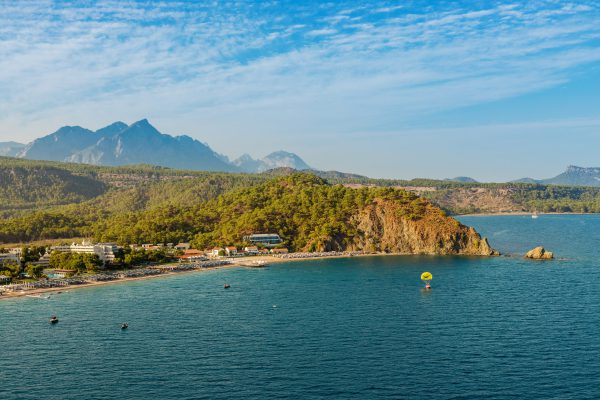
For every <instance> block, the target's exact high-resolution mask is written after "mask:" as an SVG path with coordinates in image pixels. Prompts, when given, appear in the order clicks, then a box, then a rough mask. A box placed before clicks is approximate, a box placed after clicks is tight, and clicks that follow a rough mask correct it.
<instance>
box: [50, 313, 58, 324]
mask: <svg viewBox="0 0 600 400" xmlns="http://www.w3.org/2000/svg"><path fill="white" fill-rule="evenodd" d="M50 323H51V324H53V325H54V324H58V318H57V317H56V315H53V316H52V317H50Z"/></svg>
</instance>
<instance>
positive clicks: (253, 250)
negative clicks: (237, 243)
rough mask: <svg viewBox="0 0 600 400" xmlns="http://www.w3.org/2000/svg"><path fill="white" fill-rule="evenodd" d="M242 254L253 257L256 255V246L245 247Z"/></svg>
mask: <svg viewBox="0 0 600 400" xmlns="http://www.w3.org/2000/svg"><path fill="white" fill-rule="evenodd" d="M244 253H246V254H248V255H250V256H255V255H257V254H258V247H256V246H246V247H244Z"/></svg>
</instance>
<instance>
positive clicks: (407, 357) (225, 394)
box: [0, 216, 600, 400]
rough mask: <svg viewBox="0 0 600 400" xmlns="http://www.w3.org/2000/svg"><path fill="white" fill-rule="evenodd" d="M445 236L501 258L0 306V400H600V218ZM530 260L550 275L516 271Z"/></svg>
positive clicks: (214, 275) (510, 224) (514, 224)
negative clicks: (476, 238) (470, 236)
mask: <svg viewBox="0 0 600 400" xmlns="http://www.w3.org/2000/svg"><path fill="white" fill-rule="evenodd" d="M461 220H462V221H463V222H465V223H468V224H470V225H473V226H475V227H476V228H477V229H478V230H479V231H481V232H482V233H483V234H484V235H486V236H488V237H489V238H490V242H491V243H492V245H494V246H495V247H496V248H499V249H500V250H501V251H503V252H504V253H508V254H515V256H512V257H498V258H468V257H463V258H461V257H369V258H353V259H336V260H324V261H307V262H297V263H289V264H282V265H273V266H271V267H269V268H266V269H224V270H217V271H210V272H205V273H195V274H187V275H180V276H175V277H166V278H159V279H154V280H147V281H138V282H129V283H123V284H117V285H110V286H104V287H98V288H91V289H79V290H72V291H70V292H68V293H64V294H61V295H57V296H54V297H52V298H51V299H50V300H40V299H32V298H20V299H12V300H5V301H0V399H61V400H62V399H113V398H119V399H236V398H237V399H269V398H281V399H298V398H307V399H312V398H314V399H321V398H330V399H379V398H381V399H396V398H417V399H418V398H425V397H431V398H435V399H443V398H456V399H483V398H491V399H494V398H497V399H504V398H528V399H532V398H538V399H571V398H600V313H599V312H598V308H599V307H600V261H599V260H598V256H599V250H600V247H599V244H600V243H599V241H600V217H598V216H542V217H540V218H539V219H538V220H532V219H531V218H529V217H463V218H461ZM537 244H543V245H545V246H546V247H547V248H549V249H550V250H553V251H555V252H556V253H557V256H558V257H559V259H558V260H556V261H551V262H535V261H528V260H524V259H522V258H521V257H518V256H516V254H520V253H523V252H525V251H526V250H528V249H530V248H532V247H534V246H535V245H537ZM426 270H428V271H431V272H432V273H433V276H434V278H433V281H432V286H433V289H432V290H431V291H427V292H426V291H424V290H423V289H422V286H423V285H422V283H421V282H420V280H419V276H420V274H421V272H423V271H426ZM224 282H228V283H230V284H231V286H232V287H231V289H229V290H223V287H222V286H223V283H224ZM51 314H57V315H58V316H59V317H60V323H59V324H57V325H56V326H50V325H49V324H48V322H47V319H48V317H49V316H50V315H51ZM123 321H127V322H129V326H130V327H129V329H128V330H127V331H121V330H120V323H121V322H123Z"/></svg>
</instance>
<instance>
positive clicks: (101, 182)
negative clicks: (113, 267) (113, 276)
mask: <svg viewBox="0 0 600 400" xmlns="http://www.w3.org/2000/svg"><path fill="white" fill-rule="evenodd" d="M317 175H320V176H321V177H318V176H317ZM298 176H301V177H302V179H300V178H298ZM290 177H295V178H294V179H296V180H297V179H300V181H299V182H296V183H298V184H295V185H292V184H289V185H288V191H287V192H285V193H284V192H281V190H282V189H281V185H280V184H274V183H273V182H281V181H282V180H283V181H285V179H292V178H290ZM300 183H301V184H300ZM0 184H1V185H0V217H2V218H1V219H0V243H14V242H27V241H33V240H40V239H69V238H80V237H87V238H95V239H96V240H115V241H118V242H122V243H123V242H129V243H135V242H175V241H178V240H194V241H195V242H196V243H197V244H198V245H199V246H203V245H206V244H209V243H215V244H217V243H220V242H222V243H225V242H229V243H234V242H239V240H240V237H241V236H242V235H243V234H244V233H247V232H250V231H253V230H261V231H262V230H274V231H277V232H283V233H284V234H286V235H289V237H294V238H295V239H294V242H293V243H289V244H290V246H293V247H294V248H306V247H307V246H308V247H310V246H312V244H315V246H317V247H318V246H319V245H320V244H322V243H323V240H320V239H319V237H327V235H329V236H336V235H338V234H339V233H340V231H344V229H345V228H343V227H342V226H341V225H344V224H346V225H347V219H348V216H349V215H351V214H352V213H353V212H355V211H356V210H357V209H358V208H360V207H361V206H362V205H364V204H365V202H368V201H372V200H373V198H375V197H377V196H380V197H381V196H384V197H385V196H400V197H402V198H403V199H404V200H403V201H408V203H411V204H412V202H415V203H414V204H417V203H418V201H419V200H418V199H417V195H418V196H420V197H423V198H426V199H428V200H429V201H431V202H432V203H433V204H435V205H437V206H439V207H441V208H442V209H443V210H445V211H446V212H447V213H449V214H462V213H481V212H492V213H493V212H506V211H527V212H532V211H538V212H552V211H556V212H600V188H594V187H568V186H553V185H540V184H528V183H505V184H501V183H489V184H482V183H462V182H451V181H436V180H425V179H416V180H411V181H402V180H382V179H369V178H365V177H361V176H359V175H352V174H343V173H339V172H318V171H314V172H311V173H304V174H301V175H297V174H296V173H295V172H294V171H293V170H289V169H280V170H274V171H268V172H266V173H263V174H232V173H211V172H202V171H179V170H172V169H169V168H162V167H155V166H146V165H139V166H127V167H100V166H92V165H83V164H70V163H59V162H47V161H31V160H22V159H13V158H6V157H0ZM294 188H296V189H294ZM300 188H301V189H300ZM396 189H400V190H396ZM402 189H405V190H406V191H408V192H410V193H407V192H406V191H405V190H402ZM399 193H401V194H399ZM278 196H280V197H278ZM407 196H408V197H407ZM307 199H310V200H311V201H308V200H307ZM410 213H413V214H414V215H418V210H417V211H410V212H409V214H410ZM319 230H320V231H319ZM342 233H343V235H342V236H344V235H345V236H346V237H352V232H350V231H344V232H342Z"/></svg>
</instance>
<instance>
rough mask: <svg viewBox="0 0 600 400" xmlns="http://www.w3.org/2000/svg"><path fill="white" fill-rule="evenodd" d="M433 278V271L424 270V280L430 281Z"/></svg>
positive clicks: (422, 275)
mask: <svg viewBox="0 0 600 400" xmlns="http://www.w3.org/2000/svg"><path fill="white" fill-rule="evenodd" d="M432 278H433V275H431V272H423V273H422V274H421V280H422V281H430V280H431V279H432Z"/></svg>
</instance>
